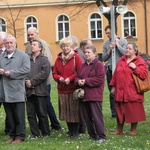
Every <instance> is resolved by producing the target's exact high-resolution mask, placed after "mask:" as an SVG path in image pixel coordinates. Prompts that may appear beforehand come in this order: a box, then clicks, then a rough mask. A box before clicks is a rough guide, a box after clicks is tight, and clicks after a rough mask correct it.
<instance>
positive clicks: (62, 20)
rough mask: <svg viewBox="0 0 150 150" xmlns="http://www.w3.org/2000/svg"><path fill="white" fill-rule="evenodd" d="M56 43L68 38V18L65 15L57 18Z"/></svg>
mask: <svg viewBox="0 0 150 150" xmlns="http://www.w3.org/2000/svg"><path fill="white" fill-rule="evenodd" d="M57 23H58V29H57V30H58V41H60V40H61V39H62V38H65V37H67V36H69V18H68V17H67V16H66V15H61V16H59V17H58V21H57Z"/></svg>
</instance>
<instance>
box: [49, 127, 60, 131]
mask: <svg viewBox="0 0 150 150" xmlns="http://www.w3.org/2000/svg"><path fill="white" fill-rule="evenodd" d="M60 130H61V128H51V131H60Z"/></svg>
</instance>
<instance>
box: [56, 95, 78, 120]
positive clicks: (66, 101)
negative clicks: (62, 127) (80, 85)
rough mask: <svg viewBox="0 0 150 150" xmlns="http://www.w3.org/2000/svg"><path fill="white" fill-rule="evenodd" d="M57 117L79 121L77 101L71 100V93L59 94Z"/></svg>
mask: <svg viewBox="0 0 150 150" xmlns="http://www.w3.org/2000/svg"><path fill="white" fill-rule="evenodd" d="M58 101H59V119H60V120H63V121H66V122H79V117H80V115H79V101H78V100H73V94H72V93H70V94H59V95H58Z"/></svg>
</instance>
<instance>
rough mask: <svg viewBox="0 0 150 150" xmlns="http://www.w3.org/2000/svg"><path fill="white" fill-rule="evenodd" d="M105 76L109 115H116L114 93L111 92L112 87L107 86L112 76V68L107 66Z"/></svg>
mask: <svg viewBox="0 0 150 150" xmlns="http://www.w3.org/2000/svg"><path fill="white" fill-rule="evenodd" d="M106 77H107V85H108V89H109V100H110V109H111V115H112V117H116V109H115V99H114V95H112V94H111V89H112V87H111V86H109V83H110V81H111V78H112V70H111V69H110V68H109V67H107V73H106Z"/></svg>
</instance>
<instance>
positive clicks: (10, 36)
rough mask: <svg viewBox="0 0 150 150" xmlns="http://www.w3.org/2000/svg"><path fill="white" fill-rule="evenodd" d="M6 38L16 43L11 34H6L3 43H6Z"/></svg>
mask: <svg viewBox="0 0 150 150" xmlns="http://www.w3.org/2000/svg"><path fill="white" fill-rule="evenodd" d="M7 38H12V39H13V40H14V42H15V43H17V40H16V38H15V37H14V36H13V35H11V34H8V35H6V37H5V39H4V43H6V40H7Z"/></svg>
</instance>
